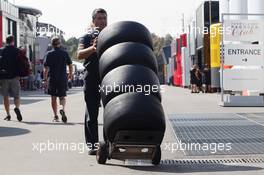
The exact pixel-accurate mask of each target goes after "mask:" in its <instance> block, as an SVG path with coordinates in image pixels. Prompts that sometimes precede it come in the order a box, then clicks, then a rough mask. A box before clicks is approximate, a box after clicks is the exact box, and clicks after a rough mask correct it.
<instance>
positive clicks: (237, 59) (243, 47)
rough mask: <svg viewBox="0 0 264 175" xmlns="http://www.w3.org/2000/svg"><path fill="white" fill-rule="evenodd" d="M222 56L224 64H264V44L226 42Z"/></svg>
mask: <svg viewBox="0 0 264 175" xmlns="http://www.w3.org/2000/svg"><path fill="white" fill-rule="evenodd" d="M224 56H225V64H226V65H237V66H264V45H260V44H226V45H224Z"/></svg>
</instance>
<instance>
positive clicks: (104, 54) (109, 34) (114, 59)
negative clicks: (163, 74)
mask: <svg viewBox="0 0 264 175" xmlns="http://www.w3.org/2000/svg"><path fill="white" fill-rule="evenodd" d="M97 54H98V56H99V59H100V60H99V73H100V78H101V97H102V102H103V105H104V139H105V140H106V141H109V142H113V141H114V139H115V136H116V134H117V132H118V131H122V130H126V131H160V132H162V133H164V132H165V117H164V112H163V108H162V105H161V94H160V89H159V88H160V84H159V79H158V76H157V61H156V58H155V55H154V53H153V43H152V37H151V34H150V32H149V31H148V29H147V28H146V27H145V26H143V25H142V24H139V23H137V22H132V21H122V22H117V23H114V24H112V25H110V26H108V27H106V28H105V29H104V30H103V31H101V33H100V35H99V37H98V44H97ZM146 91H147V92H146ZM162 139H163V136H162ZM162 139H161V140H160V143H161V142H162Z"/></svg>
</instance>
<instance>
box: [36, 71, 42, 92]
mask: <svg viewBox="0 0 264 175" xmlns="http://www.w3.org/2000/svg"><path fill="white" fill-rule="evenodd" d="M41 82H42V78H41V73H40V71H39V70H38V72H37V74H36V76H35V84H36V88H37V89H40V88H41Z"/></svg>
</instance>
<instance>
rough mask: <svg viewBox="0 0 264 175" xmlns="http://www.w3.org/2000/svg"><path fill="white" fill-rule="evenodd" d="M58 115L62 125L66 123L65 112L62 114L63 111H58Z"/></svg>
mask: <svg viewBox="0 0 264 175" xmlns="http://www.w3.org/2000/svg"><path fill="white" fill-rule="evenodd" d="M60 114H61V120H62V122H63V123H67V117H66V115H65V112H64V110H62V109H61V110H60Z"/></svg>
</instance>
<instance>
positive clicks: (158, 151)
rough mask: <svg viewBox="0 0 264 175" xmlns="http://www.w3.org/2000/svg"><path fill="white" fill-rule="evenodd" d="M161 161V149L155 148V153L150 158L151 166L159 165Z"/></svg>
mask: <svg viewBox="0 0 264 175" xmlns="http://www.w3.org/2000/svg"><path fill="white" fill-rule="evenodd" d="M160 160H161V149H160V146H157V147H156V151H155V153H154V156H153V158H152V164H153V165H159V164H160Z"/></svg>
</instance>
